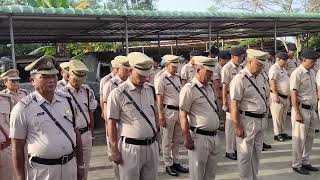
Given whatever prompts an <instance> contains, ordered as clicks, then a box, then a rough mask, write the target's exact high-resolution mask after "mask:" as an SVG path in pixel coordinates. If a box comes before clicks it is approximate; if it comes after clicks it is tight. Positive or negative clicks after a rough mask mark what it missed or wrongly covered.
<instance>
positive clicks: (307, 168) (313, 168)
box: [301, 164, 319, 171]
mask: <svg viewBox="0 0 320 180" xmlns="http://www.w3.org/2000/svg"><path fill="white" fill-rule="evenodd" d="M301 168H302V169H305V170H307V171H319V169H318V168H316V167H313V166H311V164H308V165H302V167H301Z"/></svg>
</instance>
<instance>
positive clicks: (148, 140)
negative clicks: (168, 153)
mask: <svg viewBox="0 0 320 180" xmlns="http://www.w3.org/2000/svg"><path fill="white" fill-rule="evenodd" d="M121 140H122V141H123V140H124V142H125V143H127V144H133V145H139V146H148V145H151V144H152V143H154V141H155V140H156V136H154V137H151V138H146V139H143V140H141V139H133V138H128V137H123V136H121Z"/></svg>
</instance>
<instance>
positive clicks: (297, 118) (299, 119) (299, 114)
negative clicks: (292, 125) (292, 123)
mask: <svg viewBox="0 0 320 180" xmlns="http://www.w3.org/2000/svg"><path fill="white" fill-rule="evenodd" d="M296 121H297V122H299V123H302V124H303V118H302V115H301V113H300V111H297V112H296Z"/></svg>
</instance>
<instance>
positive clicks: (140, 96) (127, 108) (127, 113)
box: [107, 78, 157, 139]
mask: <svg viewBox="0 0 320 180" xmlns="http://www.w3.org/2000/svg"><path fill="white" fill-rule="evenodd" d="M152 88H153V87H151V86H150V84H149V83H147V82H146V83H144V85H143V86H142V88H141V89H138V88H137V87H135V86H134V85H133V84H132V82H131V80H130V78H128V80H127V81H125V82H123V83H122V84H120V85H119V87H118V88H116V89H115V90H113V91H111V93H110V95H109V97H108V102H107V109H108V110H109V111H108V112H107V119H112V120H116V121H117V122H118V128H119V130H120V131H119V133H120V136H125V137H129V138H135V139H145V138H150V137H153V136H154V134H153V131H152V129H151V127H150V125H149V124H148V123H147V121H146V120H145V119H144V118H143V117H142V115H141V114H140V112H139V111H138V110H137V109H136V108H135V107H134V105H133V104H132V102H131V101H130V100H129V99H128V97H127V96H126V95H125V94H124V93H123V91H126V92H127V93H128V94H129V95H130V96H131V97H132V99H133V100H134V101H135V102H136V104H137V105H138V106H139V107H140V109H141V110H142V111H143V112H144V113H145V114H146V116H147V117H148V118H149V120H150V122H151V123H152V126H153V127H154V129H155V130H156V129H157V128H156V121H155V113H157V112H156V106H155V105H156V104H155V100H154V91H153V89H152Z"/></svg>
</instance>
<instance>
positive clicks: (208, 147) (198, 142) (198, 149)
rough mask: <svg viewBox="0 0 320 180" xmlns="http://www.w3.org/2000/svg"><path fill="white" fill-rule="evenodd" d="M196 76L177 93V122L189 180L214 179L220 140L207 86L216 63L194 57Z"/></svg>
mask: <svg viewBox="0 0 320 180" xmlns="http://www.w3.org/2000/svg"><path fill="white" fill-rule="evenodd" d="M193 60H194V63H195V68H196V69H195V70H196V74H195V77H194V79H193V80H192V81H191V82H189V83H187V84H186V85H185V86H184V87H183V88H182V89H181V92H180V96H179V98H180V102H179V107H180V122H181V127H182V131H183V135H184V144H185V147H186V148H187V149H188V156H189V167H190V179H192V180H209V179H214V178H215V175H216V170H217V162H218V161H217V160H218V153H219V151H218V149H219V143H218V142H219V140H218V137H217V136H216V135H217V130H218V128H219V116H218V107H217V104H216V103H215V100H216V99H215V95H214V92H213V88H212V85H211V84H210V83H209V82H210V81H211V78H212V74H213V71H214V70H215V69H214V66H215V64H216V63H217V60H216V59H212V58H209V57H204V56H194V57H193Z"/></svg>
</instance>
